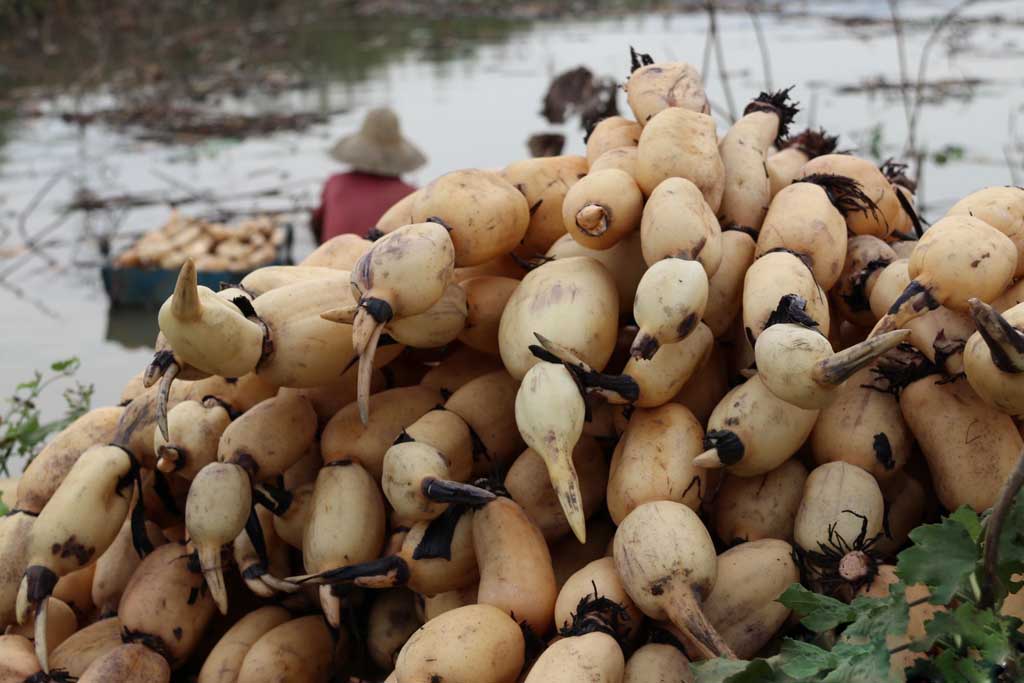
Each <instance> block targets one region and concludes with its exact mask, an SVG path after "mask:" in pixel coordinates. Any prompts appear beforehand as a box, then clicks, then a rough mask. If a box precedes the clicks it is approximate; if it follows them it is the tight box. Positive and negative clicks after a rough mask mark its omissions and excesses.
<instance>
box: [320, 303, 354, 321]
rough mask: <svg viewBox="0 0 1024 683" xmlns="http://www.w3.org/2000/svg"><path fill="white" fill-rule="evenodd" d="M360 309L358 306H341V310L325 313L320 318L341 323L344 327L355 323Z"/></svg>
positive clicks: (334, 309)
mask: <svg viewBox="0 0 1024 683" xmlns="http://www.w3.org/2000/svg"><path fill="white" fill-rule="evenodd" d="M358 310H359V307H358V306H357V305H356V304H351V305H349V306H341V307H340V308H332V309H331V310H329V311H324V312H323V313H321V314H320V317H321V318H323V319H324V320H327V321H329V322H332V323H340V324H342V325H351V324H352V323H353V322H355V318H356V311H358Z"/></svg>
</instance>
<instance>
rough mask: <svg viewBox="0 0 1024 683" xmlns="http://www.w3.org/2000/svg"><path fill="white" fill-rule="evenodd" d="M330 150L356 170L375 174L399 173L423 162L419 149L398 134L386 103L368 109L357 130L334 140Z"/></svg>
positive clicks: (396, 119) (414, 167) (396, 122)
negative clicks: (360, 126)
mask: <svg viewBox="0 0 1024 683" xmlns="http://www.w3.org/2000/svg"><path fill="white" fill-rule="evenodd" d="M330 154H331V156H332V157H334V158H335V159H337V160H338V161H341V162H344V163H346V164H350V165H351V166H352V168H354V169H355V170H357V171H363V172H365V173H376V174H378V175H400V174H402V173H407V172H409V171H412V170H414V169H417V168H419V167H420V166H422V165H423V164H425V163H426V162H427V158H426V157H425V156H424V155H423V152H421V151H420V150H419V148H417V147H416V145H414V144H412V143H411V142H409V141H408V140H406V139H405V138H404V137H402V131H401V129H400V127H399V125H398V117H397V116H396V115H395V112H393V111H391V110H390V109H388V108H387V107H380V108H378V109H371V110H370V111H369V112H368V113H367V114H366V118H365V119H363V126H362V128H360V129H359V132H357V133H352V134H351V135H346V136H345V137H343V138H342V139H340V140H338V142H336V143H335V144H334V147H332V148H331V151H330Z"/></svg>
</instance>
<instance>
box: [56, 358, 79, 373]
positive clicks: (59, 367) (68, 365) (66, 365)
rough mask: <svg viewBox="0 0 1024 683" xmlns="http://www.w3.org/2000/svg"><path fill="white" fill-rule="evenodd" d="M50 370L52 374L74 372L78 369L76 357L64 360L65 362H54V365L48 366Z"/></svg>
mask: <svg viewBox="0 0 1024 683" xmlns="http://www.w3.org/2000/svg"><path fill="white" fill-rule="evenodd" d="M50 369H51V370H53V371H54V372H65V371H70V372H74V371H75V370H77V369H78V357H77V356H72V357H71V358H66V359H65V360H59V361H56V362H55V363H53V364H52V365H50Z"/></svg>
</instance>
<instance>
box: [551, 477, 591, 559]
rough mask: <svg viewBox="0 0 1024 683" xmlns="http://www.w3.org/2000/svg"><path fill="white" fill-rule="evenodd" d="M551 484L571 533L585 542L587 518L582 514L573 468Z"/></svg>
mask: <svg viewBox="0 0 1024 683" xmlns="http://www.w3.org/2000/svg"><path fill="white" fill-rule="evenodd" d="M552 485H553V486H554V489H555V494H556V495H557V497H558V502H559V504H560V505H561V506H562V512H563V513H564V514H565V519H566V521H568V522H569V527H570V528H571V529H572V533H573V535H574V536H575V537H576V539H577V540H578V541H579V542H580V543H586V542H587V520H586V517H585V515H584V514H583V505H582V503H583V501H582V498H583V496H582V494H581V493H580V484H579V478H578V477H577V476H576V472H575V470H572V471H571V472H570V473H569V475H568V476H566V477H565V478H564V481H558V482H555V481H552Z"/></svg>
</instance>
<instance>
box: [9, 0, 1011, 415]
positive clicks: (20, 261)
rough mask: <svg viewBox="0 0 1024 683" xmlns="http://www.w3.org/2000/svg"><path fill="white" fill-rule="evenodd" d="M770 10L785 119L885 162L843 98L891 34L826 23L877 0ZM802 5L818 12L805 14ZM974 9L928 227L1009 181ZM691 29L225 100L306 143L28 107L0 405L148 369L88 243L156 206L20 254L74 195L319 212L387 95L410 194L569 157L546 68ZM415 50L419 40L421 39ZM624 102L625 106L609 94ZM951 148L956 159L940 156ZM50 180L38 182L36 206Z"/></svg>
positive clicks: (949, 60) (100, 398)
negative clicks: (535, 146) (293, 114)
mask: <svg viewBox="0 0 1024 683" xmlns="http://www.w3.org/2000/svg"><path fill="white" fill-rule="evenodd" d="M785 5H786V10H785V11H784V12H783V13H781V14H771V15H768V14H765V15H763V16H761V17H760V22H761V25H762V27H763V30H764V34H765V38H766V41H767V47H768V50H769V52H770V55H771V60H770V61H771V75H772V81H773V82H772V86H773V87H775V88H778V87H783V86H788V85H795V86H796V88H795V89H794V91H793V92H794V95H795V97H796V99H798V100H800V101H801V102H802V105H803V109H804V111H803V112H802V113H801V114H800V116H799V117H798V121H797V126H798V127H803V126H804V125H807V124H809V123H810V124H813V125H824V126H826V127H827V128H828V129H829V130H830V131H831V132H833V133H840V134H841V135H842V146H843V147H845V148H854V147H857V148H859V149H860V150H861V151H862V153H864V154H869V153H871V152H875V153H877V154H880V155H881V156H883V157H884V156H889V155H899V154H900V151H901V147H902V144H903V141H904V139H905V136H906V129H907V126H906V117H905V112H904V109H903V105H902V101H901V99H900V98H899V96H898V94H896V93H888V94H887V93H883V92H877V91H875V92H860V91H854V92H849V91H847V89H845V88H844V86H857V85H858V84H860V83H862V82H864V81H868V80H873V79H874V80H877V79H885V80H887V81H889V82H896V81H898V80H899V75H898V60H897V44H896V41H895V39H894V38H893V31H892V28H891V26H886V25H870V24H869V25H863V23H862V22H856V21H854V22H843V21H837V19H836V17H835V16H831V17H828V16H825V15H837V14H844V15H848V16H851V17H852V16H860V15H868V16H872V15H873V16H881V17H885V16H887V12H888V9H887V5H886V3H883V2H860V3H858V2H852V3H842V4H837V5H833V4H827V3H826V4H820V3H786V4H785ZM949 6H951V3H933V2H929V3H918V4H914V3H903V4H902V5H901V7H902V11H903V13H904V15H905V16H907V17H910V18H911V19H926V18H928V17H935V16H937V15H939V14H941V13H942V12H944V11H945V8H947V7H949ZM811 10H813V12H814V14H808V12H810V11H811ZM971 13H972V14H973V15H977V16H988V15H992V14H994V13H999V14H1001V15H1002V16H1003V18H1004V19H1003V20H1002V21H998V22H985V23H977V24H974V25H971V26H970V27H968V28H963V27H961V28H958V29H957V30H956V31H954V32H953V33H954V35H955V40H953V41H952V43H950V42H948V41H946V40H939V41H937V43H936V45H935V47H934V49H933V54H932V59H931V60H930V65H929V70H928V73H927V76H928V79H929V80H931V79H962V78H965V77H972V78H978V79H981V81H982V82H980V83H978V84H976V85H975V86H974V87H972V88H970V89H969V92H967V93H964V95H963V97H950V98H946V99H943V100H941V101H939V102H935V103H931V104H926V105H925V106H924V108H923V110H922V112H921V116H920V124H919V132H918V139H919V140H920V141H922V142H923V144H924V145H925V146H926V147H927V148H928V150H929V151H930V152H933V153H934V152H936V151H938V150H942V149H944V148H945V149H946V156H947V157H954V158H953V159H952V160H949V159H947V160H946V163H939V161H942V159H939V160H934V159H933V160H930V161H928V162H927V163H926V164H925V167H924V174H923V175H924V177H923V199H924V202H925V207H926V208H925V213H926V215H927V216H931V217H938V216H940V215H941V213H942V211H943V209H944V207H945V206H948V205H949V204H950V203H951V202H952V201H953V200H954V199H955V198H956V197H958V196H961V195H963V194H964V193H966V192H968V191H970V190H972V189H975V188H977V187H980V186H983V185H986V184H995V183H1003V184H1005V183H1008V182H1010V181H1011V174H1010V171H1009V170H1008V167H1007V164H1006V161H1005V157H1004V150H1005V148H1006V147H1007V146H1008V145H1009V144H1010V140H1009V137H1008V125H1009V122H1010V121H1011V119H1012V118H1013V117H1014V116H1016V115H1017V114H1019V113H1020V107H1021V104H1022V102H1024V89H1022V87H1021V86H1022V84H1024V83H1022V77H1021V75H1020V74H1021V73H1024V69H1022V68H1021V67H1022V66H1024V51H1022V48H1024V43H1022V42H1021V41H1022V39H1024V29H1022V22H1024V7H1022V6H1021V5H1020V4H1019V3H1007V2H995V3H992V2H989V3H981V4H980V5H979V6H978V7H977V8H974V9H973V10H972V12H971ZM719 24H720V31H721V40H722V44H723V48H724V55H725V61H726V67H727V77H728V79H729V83H730V89H731V91H732V92H733V94H734V98H735V107H736V108H740V109H741V108H742V106H743V103H744V101H745V100H747V99H749V97H750V96H751V95H753V94H756V92H757V91H758V90H760V89H762V88H764V87H765V74H764V70H763V69H762V66H761V57H760V54H761V53H760V51H759V49H758V44H757V42H756V39H755V34H754V32H753V30H752V26H751V21H750V18H749V17H748V16H747V15H746V14H744V13H738V14H729V13H725V14H722V15H720V16H719ZM706 28H707V18H706V16H705V15H703V14H700V13H697V14H685V13H683V14H661V13H659V14H656V15H630V16H625V17H614V18H606V19H595V20H587V21H578V20H567V19H560V20H554V21H533V22H532V23H526V24H523V23H519V24H516V26H515V28H514V30H510V31H509V32H508V33H506V34H503V35H502V36H501V39H500V42H496V43H493V44H490V43H487V42H486V41H484V42H483V43H477V44H474V47H473V49H472V50H469V51H460V50H459V49H457V47H458V46H457V45H456V46H455V47H456V49H452V50H449V51H447V52H446V53H445V55H444V56H443V57H437V56H436V55H433V54H430V53H426V52H424V51H417V50H410V51H408V52H406V53H403V54H401V55H399V56H398V57H396V58H393V59H392V61H390V62H387V63H381V64H377V65H375V66H374V67H373V68H372V69H370V70H369V71H366V70H357V71H356V72H353V71H352V70H350V69H340V68H338V70H337V71H332V68H333V67H332V64H334V62H331V61H329V60H325V62H324V63H322V64H320V63H316V62H315V61H314V62H312V63H309V62H308V60H307V62H306V65H305V66H303V70H304V73H305V74H306V75H307V76H309V79H310V81H311V85H310V86H309V87H306V88H303V89H301V90H295V91H285V92H283V93H280V94H277V95H273V96H271V95H253V96H250V97H247V98H243V99H241V100H229V101H227V102H225V103H224V105H223V106H225V107H231V108H237V109H239V110H246V111H265V110H273V111H285V112H288V111H309V110H316V111H322V112H337V111H344V113H337V114H333V115H331V116H330V118H329V121H328V123H327V124H325V125H319V126H316V127H313V128H312V129H309V130H307V131H305V132H303V133H291V132H284V133H279V134H274V135H268V136H264V137H262V138H253V139H248V140H245V141H243V142H237V141H230V140H206V141H204V142H201V143H198V144H187V145H186V144H172V145H167V144H163V143H157V142H152V141H142V140H139V139H138V138H137V137H136V136H133V135H131V134H130V133H127V132H118V131H115V130H111V129H108V128H105V127H103V126H99V125H92V126H86V127H79V126H75V125H70V124H66V123H64V122H62V121H61V119H60V118H59V117H58V116H56V115H55V112H58V111H62V110H66V109H67V108H68V106H69V103H68V102H67V101H62V100H54V99H49V100H44V101H42V102H41V103H40V104H39V107H40V109H41V111H42V112H43V115H41V116H35V117H31V118H14V119H13V120H6V121H7V122H6V125H5V127H4V128H3V129H2V135H0V141H2V142H0V144H2V145H3V146H2V147H0V274H2V276H3V281H4V282H3V286H2V287H0V320H2V326H3V333H2V334H0V396H6V395H8V394H9V393H10V390H11V389H12V388H13V386H14V385H15V384H16V383H17V382H18V381H20V380H22V379H24V378H26V377H27V376H30V374H31V371H32V370H33V369H34V368H41V367H43V366H45V365H47V364H49V363H50V362H51V361H53V360H56V359H59V358H64V357H68V356H71V355H77V356H79V357H80V358H81V359H82V370H81V372H80V378H81V379H82V380H83V381H87V382H92V383H94V384H95V386H96V394H95V402H96V403H97V404H105V403H111V402H114V401H116V399H117V397H118V394H119V393H120V390H121V387H122V385H123V384H124V383H125V382H126V381H127V380H128V378H129V377H131V376H132V375H133V374H135V373H136V372H138V371H139V370H140V369H141V368H142V367H143V365H144V364H145V363H146V362H147V361H148V359H149V356H150V352H149V350H148V347H149V345H150V344H151V342H152V339H153V338H154V336H155V334H156V327H155V316H154V315H153V313H152V312H119V311H111V310H109V306H108V303H107V300H106V296H105V294H104V291H103V288H102V284H101V282H100V278H99V272H98V264H99V263H100V262H101V260H102V257H101V254H100V252H99V248H98V240H97V238H98V237H100V236H104V235H110V234H113V233H115V232H117V233H120V234H124V233H129V232H138V231H144V230H147V229H150V228H152V227H155V226H158V225H160V224H161V223H162V222H163V221H164V220H165V219H166V217H167V213H168V209H167V208H166V207H157V208H153V207H150V208H144V209H135V210H131V211H124V212H101V213H94V214H90V215H86V214H83V213H75V214H72V215H70V216H68V217H67V218H66V219H65V221H64V222H63V223H62V224H60V225H59V226H58V227H56V228H53V232H51V233H49V234H48V235H47V239H48V240H55V241H56V242H57V243H56V244H52V245H50V246H47V247H46V248H45V249H43V250H41V251H37V252H35V253H32V254H28V255H25V254H21V253H20V245H22V244H23V242H24V237H25V236H26V235H28V236H31V235H33V234H36V233H37V232H39V231H42V230H44V229H47V226H49V225H50V224H51V223H52V222H53V221H54V220H55V219H56V218H57V217H58V216H59V215H60V211H61V208H62V207H63V206H64V205H65V204H66V203H67V202H68V201H69V200H70V199H71V198H72V197H73V196H74V194H75V192H76V191H79V190H83V189H89V190H91V191H93V192H96V193H98V194H101V195H109V194H115V193H122V192H143V191H158V192H163V193H166V194H168V195H173V194H176V193H179V192H184V191H191V190H193V189H195V188H202V189H205V190H209V191H210V192H212V193H214V194H215V195H218V196H224V195H229V194H233V193H239V192H246V191H251V190H259V189H267V188H273V187H279V188H284V189H285V190H286V196H285V197H283V198H282V197H279V198H275V199H272V200H271V199H267V200H262V201H253V200H245V201H240V202H234V203H232V202H228V203H227V206H229V207H230V206H235V207H241V208H256V207H263V208H280V207H283V206H293V205H308V204H311V203H313V202H314V201H315V198H316V195H317V193H318V189H319V184H320V183H321V182H322V180H323V179H324V178H325V177H326V176H327V175H328V174H329V173H331V172H332V171H334V170H337V168H338V167H337V166H336V165H335V163H334V162H332V160H331V159H330V158H329V157H328V156H327V155H326V154H325V150H326V148H327V147H329V145H330V143H331V141H332V139H333V138H334V137H335V136H336V135H338V134H339V133H341V132H343V131H346V130H348V129H350V128H353V127H354V126H356V125H357V124H358V121H359V120H360V119H361V117H362V114H363V112H364V111H365V110H366V109H367V108H368V107H371V106H374V105H378V104H388V105H390V106H391V107H393V108H395V109H396V110H397V111H398V112H399V113H400V115H401V118H402V123H403V126H404V129H405V132H406V134H407V135H408V136H409V137H411V138H412V139H413V140H414V141H415V142H416V143H417V144H418V145H419V146H420V147H422V148H423V150H424V151H425V152H426V154H427V155H428V156H429V163H428V164H427V165H426V166H425V167H424V168H423V169H421V170H420V171H418V172H417V173H415V174H414V175H413V176H412V180H413V181H415V182H416V183H424V182H427V181H428V180H429V179H431V178H432V177H434V176H437V175H438V174H440V173H443V172H445V171H447V170H451V169H455V168H460V167H467V166H479V167H485V168H486V167H500V166H503V165H505V164H507V163H509V162H511V161H514V160H517V159H520V158H523V157H525V156H527V150H526V146H525V141H526V138H527V137H528V136H529V135H530V134H532V133H535V132H540V131H557V132H563V133H565V134H566V136H567V138H568V143H567V147H566V152H568V153H578V152H581V151H582V149H583V143H582V132H581V131H580V130H579V125H578V122H575V121H574V122H571V123H569V124H566V125H559V126H552V125H550V124H547V123H546V122H545V121H544V120H543V119H542V117H541V116H540V114H539V110H540V99H541V97H542V95H543V93H544V91H545V89H546V87H547V85H548V83H549V81H550V79H551V78H552V77H553V76H554V75H555V74H557V73H559V72H561V71H563V70H566V69H570V68H573V67H576V66H577V65H580V64H583V65H586V66H588V67H589V68H591V69H592V70H593V71H595V72H596V73H598V74H602V75H610V76H615V77H617V78H619V79H620V80H621V79H622V78H624V77H625V75H626V73H627V70H628V56H627V52H628V46H630V45H634V46H636V47H637V48H639V49H641V50H643V51H646V52H649V53H651V54H653V55H654V56H655V57H656V58H659V59H682V60H687V61H690V62H692V63H694V64H697V65H698V66H699V65H700V64H702V61H703V54H704V44H705V34H706ZM905 30H906V52H907V55H908V59H909V62H910V64H911V68H912V70H913V71H914V72H916V69H917V60H918V56H919V55H920V52H921V48H922V45H923V44H924V42H925V39H926V36H927V33H928V31H927V27H925V26H922V25H921V24H919V23H918V22H916V21H910V22H908V24H907V26H906V27H905ZM305 40H306V43H307V44H308V42H309V41H313V42H315V41H317V40H322V41H332V40H336V34H334V33H332V27H331V26H330V25H325V26H323V27H322V28H321V29H320V30H318V31H314V32H313V33H312V34H309V33H308V32H307V34H306V36H305ZM425 42H426V43H427V44H429V43H430V42H431V41H430V40H429V36H428V39H427V40H426V41H425ZM325 44H326V43H325ZM950 45H952V46H953V47H954V49H953V50H952V51H951V50H950V49H949V48H950ZM334 47H335V48H336V49H340V48H338V47H337V46H336V45H335V46H334ZM709 71H710V73H709V74H708V76H707V81H708V90H709V94H710V96H711V98H712V100H713V101H714V103H715V106H716V111H717V112H718V113H719V120H720V126H721V129H722V130H723V131H724V129H725V127H726V126H727V117H726V116H725V115H724V112H725V110H726V109H727V108H728V104H727V103H728V98H727V97H726V95H725V89H724V88H723V82H722V79H721V78H720V74H719V71H718V68H717V66H712V68H711V69H709ZM104 103H105V97H104V95H103V94H102V93H100V92H96V93H93V94H89V95H87V96H86V98H85V99H84V100H83V101H82V103H81V106H83V107H84V108H85V109H89V108H94V107H97V106H101V105H103V104H104ZM620 107H621V108H622V109H625V108H626V107H625V100H624V97H622V96H621V95H620ZM47 112H50V113H49V114H48V113H47ZM1015 155H1016V156H1015ZM960 156H963V157H964V158H962V159H961V158H956V157H960ZM1020 156H1021V155H1020V151H1019V150H1011V158H1019V157H1020ZM1017 182H1020V180H1019V179H1017ZM48 185H52V187H50V189H49V191H48V192H46V193H45V195H44V196H42V197H41V198H38V195H39V193H40V192H41V190H43V189H45V188H46V187H47V186H48ZM37 199H38V201H36V200H37ZM33 205H34V206H33ZM189 208H190V209H191V210H209V209H211V208H213V207H211V206H210V205H199V206H193V207H189ZM28 209H31V210H28ZM20 217H24V219H25V220H24V221H23V223H24V225H20V223H21V222H20V221H19V218H20ZM294 223H295V228H296V234H297V237H298V239H297V243H296V247H295V256H296V257H297V258H299V257H301V256H302V255H303V254H304V253H306V252H308V251H309V250H310V249H311V248H312V244H311V240H310V238H309V236H308V233H307V226H306V222H305V216H304V214H299V215H297V216H294ZM22 229H23V230H24V234H22V232H21V230H22ZM119 246H123V242H118V241H117V240H116V239H115V241H114V247H115V251H116V249H117V248H118V247H119ZM59 404H60V397H59V395H56V394H54V395H51V396H48V397H47V398H46V399H45V401H44V407H45V408H47V409H51V410H52V409H54V408H55V407H56V406H59Z"/></svg>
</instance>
